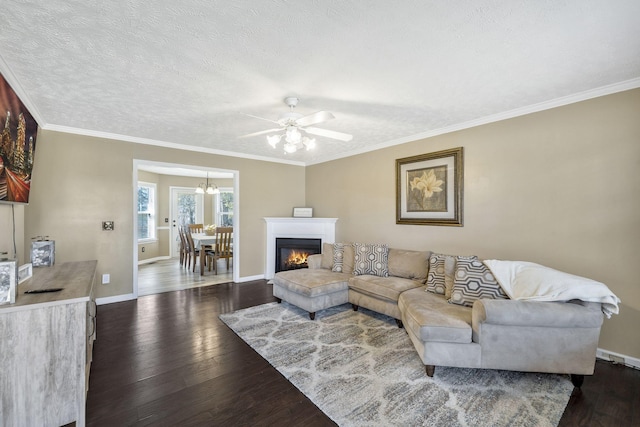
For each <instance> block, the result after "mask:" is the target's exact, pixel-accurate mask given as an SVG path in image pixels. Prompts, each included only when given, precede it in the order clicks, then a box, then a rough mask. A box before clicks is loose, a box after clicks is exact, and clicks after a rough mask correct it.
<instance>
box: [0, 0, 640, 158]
mask: <svg viewBox="0 0 640 427" xmlns="http://www.w3.org/2000/svg"><path fill="white" fill-rule="evenodd" d="M2 10H3V12H2V15H3V16H2V24H1V27H0V71H2V73H3V74H4V75H5V78H6V79H7V80H8V81H9V83H10V84H11V85H12V86H13V87H14V89H15V90H16V92H18V94H19V95H20V96H21V97H22V98H23V101H24V102H25V104H26V105H27V107H28V108H29V109H30V110H32V112H33V115H34V117H35V118H36V120H38V122H39V124H40V125H41V126H42V127H44V128H45V129H54V130H63V131H69V132H77V133H81V134H87V135H96V136H103V137H113V138H118V139H125V140H130V141H135V142H142V143H151V144H159V145H164V146H175V147H184V148H186V149H191V150H197V151H204V152H214V153H218V152H221V153H228V152H232V153H236V154H237V155H241V156H246V157H250V158H260V159H272V160H275V161H284V162H288V163H294V164H314V163H319V162H323V161H327V160H331V159H335V158H340V157H345V156H348V155H352V154H356V153H360V152H364V151H369V150H372V149H375V148H380V147H384V146H389V145H393V144H398V143H402V142H406V141H409V140H413V139H417V138H420V137H425V136H429V135H435V134H438V133H442V132H446V131H450V130H453V129H459V128H464V127H467V126H470V125H473V124H479V123H484V122H490V121H493V120H498V119H502V118H506V117H512V116H515V115H519V114H524V113H527V112H531V111H537V110H540V109H544V108H549V107H553V106H556V105H563V104H566V103H569V102H574V101H577V100H581V99H588V98H591V97H594V96H599V95H602V94H606V93H613V92H616V91H620V90H626V89H630V88H634V87H640V1H638V0H600V1H596V0H565V1H562V0H546V1H543V0H522V1H513V0H495V1H478V0H453V1H444V0H443V1H424V0H403V1H393V2H391V1H381V0H374V1H346V0H333V1H332V0H327V1H319V0H298V1H285V0H272V1H265V0H246V1H236V2H231V1H229V2H227V1H213V0H181V1H169V0H159V1H154V2H136V1H132V0H129V1H126V0H113V1H96V0H93V1H85V0H46V1H44V0H41V1H25V0H3V2H2ZM290 95H295V96H298V97H299V98H300V104H299V105H298V107H297V109H296V111H297V112H299V113H301V114H303V115H306V114H311V113H313V112H316V111H319V110H328V111H331V112H332V113H333V114H334V115H335V117H336V118H335V119H334V120H332V121H329V122H326V123H323V124H320V125H318V126H317V127H320V128H325V129H330V130H334V131H339V132H344V133H349V134H352V135H353V136H354V138H353V140H352V141H350V142H348V143H347V142H341V141H337V140H332V139H327V138H321V137H318V138H316V139H317V142H318V146H317V148H316V149H315V150H313V151H308V152H307V151H298V152H296V153H294V154H287V155H285V154H284V153H283V151H282V149H281V148H279V149H276V150H274V149H272V148H271V147H270V146H269V145H268V144H267V143H266V139H265V137H264V135H261V136H256V137H253V138H247V139H238V138H237V137H238V136H240V135H244V134H247V133H251V132H256V131H260V130H264V129H269V128H272V127H273V125H272V124H271V123H269V122H266V121H262V120H258V119H255V118H251V117H248V116H246V115H244V114H241V113H246V114H252V115H256V116H261V117H265V118H269V119H273V120H275V119H277V118H278V116H279V115H280V114H281V113H284V112H286V111H287V107H286V106H285V105H284V103H283V98H284V97H286V96H290Z"/></svg>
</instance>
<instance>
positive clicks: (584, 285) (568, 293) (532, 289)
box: [483, 259, 620, 318]
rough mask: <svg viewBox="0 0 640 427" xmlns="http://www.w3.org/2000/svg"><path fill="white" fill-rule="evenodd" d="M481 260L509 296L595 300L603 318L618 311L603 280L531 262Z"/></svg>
mask: <svg viewBox="0 0 640 427" xmlns="http://www.w3.org/2000/svg"><path fill="white" fill-rule="evenodd" d="M483 262H484V264H485V265H486V266H487V267H488V268H489V270H491V273H493V276H494V277H495V278H496V280H497V281H498V283H499V284H500V286H501V287H502V289H503V290H504V291H505V293H506V294H507V295H508V296H509V298H511V299H515V300H530V301H569V300H572V299H577V300H581V301H587V302H599V303H601V304H602V312H603V313H604V314H605V315H606V316H607V318H610V317H611V315H612V314H618V304H619V303H620V299H619V298H618V297H617V296H615V295H614V294H613V293H612V292H611V290H609V288H608V287H607V286H606V285H605V284H604V283H600V282H596V281H595V280H591V279H587V278H585V277H580V276H574V275H573V274H569V273H563V272H562V271H558V270H554V269H552V268H549V267H545V266H543V265H540V264H535V263H532V262H525V261H501V260H496V259H489V260H485V261H483Z"/></svg>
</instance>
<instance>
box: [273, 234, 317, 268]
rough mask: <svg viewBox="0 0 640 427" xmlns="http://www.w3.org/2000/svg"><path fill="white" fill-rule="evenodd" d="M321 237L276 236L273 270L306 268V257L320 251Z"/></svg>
mask: <svg viewBox="0 0 640 427" xmlns="http://www.w3.org/2000/svg"><path fill="white" fill-rule="evenodd" d="M321 249H322V239H303V238H280V237H278V238H276V265H275V267H276V268H275V272H276V273H277V272H279V271H286V270H297V269H299V268H308V265H307V257H309V255H315V254H319V253H321Z"/></svg>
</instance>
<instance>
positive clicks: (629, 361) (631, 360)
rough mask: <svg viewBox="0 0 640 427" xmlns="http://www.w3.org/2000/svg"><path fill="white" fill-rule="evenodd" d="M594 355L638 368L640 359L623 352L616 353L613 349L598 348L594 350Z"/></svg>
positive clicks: (639, 367)
mask: <svg viewBox="0 0 640 427" xmlns="http://www.w3.org/2000/svg"><path fill="white" fill-rule="evenodd" d="M596 357H597V358H598V359H602V360H608V361H611V362H616V363H620V364H624V365H625V366H628V367H630V368H635V369H640V359H636V358H635V357H631V356H627V355H625V354H620V353H616V352H615V351H609V350H605V349H603V348H598V349H597V350H596Z"/></svg>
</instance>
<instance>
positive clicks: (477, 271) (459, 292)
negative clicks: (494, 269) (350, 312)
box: [449, 259, 508, 307]
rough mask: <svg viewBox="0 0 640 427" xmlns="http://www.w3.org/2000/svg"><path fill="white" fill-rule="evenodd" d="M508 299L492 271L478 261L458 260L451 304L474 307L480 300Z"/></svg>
mask: <svg viewBox="0 0 640 427" xmlns="http://www.w3.org/2000/svg"><path fill="white" fill-rule="evenodd" d="M482 298H488V299H508V297H507V294H505V293H504V291H503V290H502V287H500V285H499V284H498V281H497V280H496V279H495V277H493V274H492V273H491V270H489V268H487V266H486V265H484V263H483V262H482V261H480V260H478V259H457V260H456V273H455V275H454V282H453V289H452V291H451V298H450V299H449V302H451V303H453V304H459V305H466V306H467V307H471V306H473V302H474V301H475V300H478V299H482Z"/></svg>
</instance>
